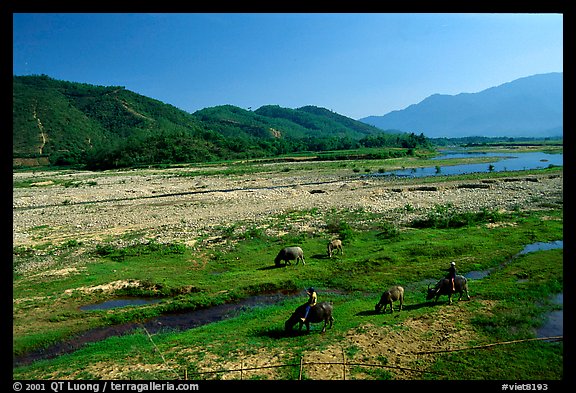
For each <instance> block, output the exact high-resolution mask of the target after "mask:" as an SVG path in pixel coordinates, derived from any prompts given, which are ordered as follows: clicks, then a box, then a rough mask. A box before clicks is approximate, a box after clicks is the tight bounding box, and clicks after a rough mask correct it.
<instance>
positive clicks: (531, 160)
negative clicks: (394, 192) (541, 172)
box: [371, 150, 564, 177]
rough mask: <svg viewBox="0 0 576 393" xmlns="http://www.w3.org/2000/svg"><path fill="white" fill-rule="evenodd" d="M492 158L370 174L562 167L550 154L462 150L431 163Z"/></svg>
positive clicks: (560, 158) (560, 156) (417, 174)
mask: <svg viewBox="0 0 576 393" xmlns="http://www.w3.org/2000/svg"><path fill="white" fill-rule="evenodd" d="M475 157H489V158H493V160H492V161H490V162H483V163H480V164H459V165H444V166H436V165H435V166H429V167H422V168H407V169H399V170H395V171H389V172H383V173H374V174H372V175H371V176H401V177H425V176H437V175H463V174H467V173H483V172H502V171H522V170H528V169H544V168H548V167H549V166H551V165H553V166H563V163H564V154H563V153H560V154H550V153H544V152H518V153H514V152H510V153H493V152H490V153H485V152H466V151H461V150H458V151H445V152H444V154H442V155H441V156H438V157H434V158H432V159H431V161H437V160H445V159H457V158H475Z"/></svg>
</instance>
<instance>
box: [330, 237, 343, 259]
mask: <svg viewBox="0 0 576 393" xmlns="http://www.w3.org/2000/svg"><path fill="white" fill-rule="evenodd" d="M338 250H340V255H342V254H344V250H343V249H342V240H340V239H335V240H332V241H331V242H330V243H328V250H327V251H328V257H329V258H332V255H334V254H336V251H338Z"/></svg>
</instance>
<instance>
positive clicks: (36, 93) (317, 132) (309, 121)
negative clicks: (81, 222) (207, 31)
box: [12, 75, 426, 169]
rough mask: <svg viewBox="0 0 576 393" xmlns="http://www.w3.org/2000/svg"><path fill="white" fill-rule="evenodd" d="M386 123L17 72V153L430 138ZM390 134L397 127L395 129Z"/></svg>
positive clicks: (193, 153) (240, 154) (112, 160)
mask: <svg viewBox="0 0 576 393" xmlns="http://www.w3.org/2000/svg"><path fill="white" fill-rule="evenodd" d="M383 133H384V132H383V131H382V130H380V129H378V128H375V127H373V126H370V125H367V124H364V123H362V122H359V121H356V120H353V119H350V118H347V117H345V116H342V115H339V114H337V113H334V112H331V111H329V110H327V109H324V108H319V107H315V106H305V107H302V108H298V109H288V108H281V107H279V106H273V105H267V106H263V107H261V108H259V109H258V110H256V111H249V110H245V109H242V108H238V107H235V106H232V105H222V106H216V107H211V108H205V109H202V110H199V111H197V112H195V113H193V114H191V113H188V112H185V111H183V110H181V109H178V108H176V107H174V106H172V105H169V104H165V103H163V102H161V101H158V100H155V99H152V98H149V97H145V96H142V95H139V94H137V93H134V92H131V91H129V90H126V89H125V88H124V87H122V86H95V85H90V84H85V83H77V82H67V81H59V80H55V79H52V78H50V77H48V76H46V75H40V76H14V78H13V129H12V136H13V157H14V165H15V166H20V165H25V164H23V162H24V161H23V160H22V159H26V158H35V159H38V158H43V159H44V161H46V162H47V163H49V164H53V165H54V164H56V165H70V164H77V165H84V166H87V167H88V168H93V169H99V168H100V169H101V168H111V167H121V166H134V165H149V164H158V163H178V162H204V161H211V160H220V159H230V158H256V157H270V156H275V155H278V154H286V153H292V152H298V151H306V150H312V151H321V150H338V149H350V148H356V147H363V146H365V145H364V144H363V141H366V142H367V143H369V144H370V146H371V147H374V144H376V147H378V146H382V147H384V146H386V147H403V148H406V147H409V148H410V147H416V146H415V144H416V145H418V144H422V143H425V142H426V140H425V138H422V137H420V138H414V135H410V134H394V137H393V138H390V137H386V138H383V137H381V136H382V135H383ZM387 135H388V136H389V135H390V134H387Z"/></svg>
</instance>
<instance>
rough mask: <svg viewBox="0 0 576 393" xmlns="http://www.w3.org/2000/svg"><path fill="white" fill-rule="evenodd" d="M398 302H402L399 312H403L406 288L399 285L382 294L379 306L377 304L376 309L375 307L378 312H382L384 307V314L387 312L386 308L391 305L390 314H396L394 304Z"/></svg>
mask: <svg viewBox="0 0 576 393" xmlns="http://www.w3.org/2000/svg"><path fill="white" fill-rule="evenodd" d="M397 300H399V301H400V307H399V309H398V311H402V304H404V288H402V287H401V286H399V285H395V286H393V287H391V288H390V289H388V290H387V291H386V292H384V293H383V294H382V297H380V301H379V302H378V304H376V307H374V310H376V312H380V310H381V309H382V307H384V312H386V306H387V305H388V304H389V305H390V312H394V307H393V305H392V302H395V301H397Z"/></svg>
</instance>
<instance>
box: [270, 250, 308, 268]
mask: <svg viewBox="0 0 576 393" xmlns="http://www.w3.org/2000/svg"><path fill="white" fill-rule="evenodd" d="M293 260H296V264H298V262H300V261H302V264H303V265H305V264H306V261H305V260H304V251H302V249H301V248H300V247H286V248H283V249H281V250H280V252H279V253H278V255H277V256H276V259H274V263H275V264H276V266H280V262H282V261H284V262H285V263H286V265H289V264H290V261H293Z"/></svg>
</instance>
